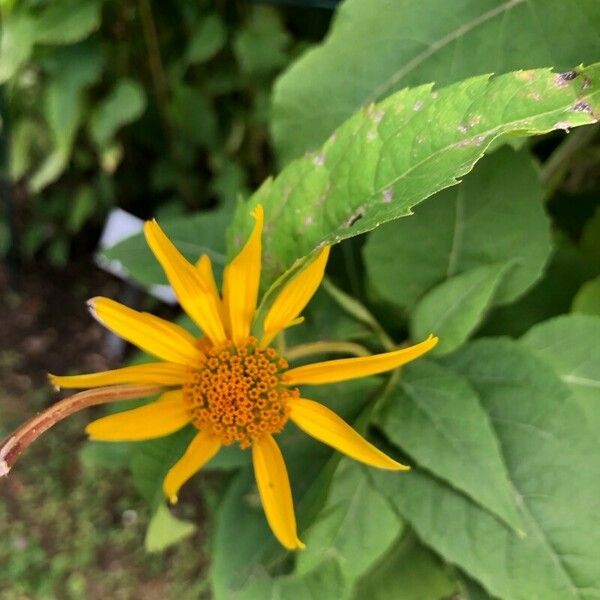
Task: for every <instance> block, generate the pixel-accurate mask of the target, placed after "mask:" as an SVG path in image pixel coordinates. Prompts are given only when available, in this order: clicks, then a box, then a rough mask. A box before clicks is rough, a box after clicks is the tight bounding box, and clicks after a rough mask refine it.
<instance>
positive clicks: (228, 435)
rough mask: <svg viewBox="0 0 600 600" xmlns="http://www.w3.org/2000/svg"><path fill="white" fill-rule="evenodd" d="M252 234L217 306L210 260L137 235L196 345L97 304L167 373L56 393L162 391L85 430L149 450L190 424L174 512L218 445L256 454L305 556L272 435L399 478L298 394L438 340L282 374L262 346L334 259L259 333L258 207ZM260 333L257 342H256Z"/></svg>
mask: <svg viewBox="0 0 600 600" xmlns="http://www.w3.org/2000/svg"><path fill="white" fill-rule="evenodd" d="M252 215H253V217H254V218H255V224H254V228H253V231H252V233H251V235H250V238H249V239H248V241H247V242H246V245H245V246H244V248H243V249H242V250H241V252H240V253H239V254H238V255H237V256H236V257H235V258H234V259H233V260H232V262H231V263H230V264H229V265H228V266H227V267H226V268H225V272H224V276H223V295H222V296H221V295H219V292H218V289H217V286H216V284H215V280H214V277H213V273H212V266H211V262H210V259H209V257H208V256H206V255H204V256H202V257H201V258H200V259H199V261H198V262H197V264H196V265H193V264H191V263H189V262H188V261H187V260H186V259H185V258H184V257H183V256H182V255H181V254H180V253H179V251H178V250H177V249H176V248H175V246H174V245H173V244H172V243H171V242H170V240H169V239H168V238H167V236H166V235H165V234H164V233H163V231H162V230H161V229H160V227H159V226H158V224H157V223H156V222H148V223H146V225H145V228H144V233H145V235H146V239H147V241H148V244H149V245H150V248H151V249H152V251H153V252H154V255H155V256H156V258H157V259H158V261H159V262H160V264H161V265H162V267H163V269H164V271H165V273H166V275H167V277H168V279H169V282H170V283H171V286H172V287H173V289H174V290H175V293H176V294H177V298H178V299H179V302H180V304H181V306H182V307H183V309H184V310H185V311H186V312H187V313H188V315H189V316H190V317H191V318H192V319H193V321H194V322H195V323H196V324H197V325H198V327H199V328H200V329H201V330H202V331H203V333H204V337H202V338H195V337H194V336H193V335H192V334H190V333H188V332H187V331H186V330H184V329H182V328H181V327H179V326H178V325H175V324H173V323H170V322H168V321H164V320H163V319H160V318H159V317H156V316H153V315H151V314H148V313H142V312H138V311H135V310H132V309H131V308H127V307H126V306H123V305H121V304H119V303H117V302H114V301H112V300H109V299H108V298H94V299H92V300H90V302H89V307H90V309H91V311H92V314H93V315H94V316H95V317H96V318H97V319H98V320H99V321H100V322H101V323H102V324H103V325H104V326H106V327H107V328H108V329H110V330H111V331H113V332H114V333H116V334H117V335H119V336H121V337H122V338H124V339H126V340H128V341H130V342H131V343H133V344H135V345H136V346H137V347H138V348H140V349H142V350H144V351H145V352H148V353H149V354H152V355H154V356H155V357H157V358H159V359H161V360H162V361H163V362H155V363H150V364H143V365H138V366H133V367H125V368H122V369H115V370H112V371H105V372H101V373H93V374H89V375H76V376H72V377H61V376H55V375H51V376H50V379H51V381H52V382H53V383H54V384H55V385H56V386H57V387H63V388H90V387H98V386H105V385H113V384H135V385H139V384H157V385H160V386H164V388H166V390H165V391H164V392H163V393H162V395H161V396H160V397H159V399H158V400H157V401H155V402H151V403H149V404H147V405H145V406H142V407H140V408H136V409H133V410H128V411H125V412H121V413H117V414H113V415H110V416H106V417H103V418H101V419H98V420H96V421H93V422H92V423H90V424H89V425H88V427H87V429H86V431H87V433H88V434H89V436H90V438H92V439H94V440H104V441H132V440H147V439H151V438H157V437H161V436H165V435H168V434H171V433H173V432H175V431H177V430H179V429H181V428H183V427H185V426H186V425H188V424H189V423H191V424H192V425H193V426H194V427H195V428H196V429H197V430H198V433H197V434H196V435H195V437H194V438H193V440H192V442H191V443H190V445H189V447H188V448H187V450H186V452H185V453H184V455H183V456H182V457H181V458H180V459H179V461H178V462H177V463H176V464H175V465H174V466H173V467H172V468H171V469H170V471H169V472H168V474H167V476H166V477H165V480H164V483H163V489H164V492H165V494H166V496H167V497H168V498H169V499H170V501H171V502H176V501H177V493H178V492H179V489H180V488H181V486H182V485H183V484H184V483H185V482H186V481H187V480H188V479H189V478H190V477H192V476H193V475H194V474H195V473H196V472H197V471H198V470H199V469H200V468H202V466H204V465H205V464H206V463H207V462H208V461H209V460H210V459H211V458H212V457H213V456H214V455H215V454H216V453H217V452H218V450H219V448H220V447H221V446H223V445H229V444H232V443H234V442H237V443H238V444H239V445H240V446H241V447H242V448H248V447H251V448H252V461H253V465H254V472H255V475H256V481H257V484H258V490H259V493H260V497H261V500H262V504H263V507H264V511H265V514H266V517H267V521H268V523H269V525H270V526H271V529H272V531H273V533H274V534H275V536H276V537H277V539H278V540H279V541H280V542H281V543H282V544H283V546H285V547H286V548H288V549H298V548H302V547H303V544H302V542H301V541H300V539H299V538H298V535H297V532H296V519H295V516H294V507H293V502H292V493H291V489H290V484H289V480H288V475H287V470H286V467H285V463H284V461H283V457H282V455H281V451H280V449H279V446H278V445H277V443H276V442H275V440H274V438H273V435H274V434H276V433H279V432H280V431H281V430H282V429H283V427H284V426H285V424H286V423H287V421H288V420H291V421H293V422H294V423H295V424H296V425H297V426H298V427H300V429H302V430H303V431H305V432H306V433H308V434H309V435H311V436H313V437H314V438H316V439H317V440H319V441H321V442H323V443H325V444H328V445H330V446H332V447H333V448H335V449H337V450H339V451H341V452H343V453H345V454H347V455H348V456H350V457H352V458H354V459H356V460H359V461H361V462H363V463H366V464H368V465H371V466H374V467H379V468H381V469H391V470H403V469H408V467H406V466H404V465H402V464H400V463H398V462H396V461H395V460H393V459H391V458H390V457H388V456H386V455H385V454H384V453H383V452H381V451H380V450H378V449H377V448H376V447H375V446H373V445H372V444H370V443H369V442H368V441H367V440H365V439H364V438H363V437H362V436H360V435H359V434H358V433H357V432H356V431H354V429H352V428H351V427H350V426H349V425H348V424H346V423H345V422H344V421H343V420H342V419H341V418H340V417H338V416H337V415H336V414H335V413H333V412H332V411H331V410H329V409H328V408H326V407H325V406H323V405H322V404H319V403H317V402H314V401H312V400H308V399H305V398H302V397H301V394H300V391H299V390H298V388H297V387H296V386H298V385H300V384H322V383H332V382H337V381H345V380H349V379H355V378H358V377H364V376H367V375H374V374H376V373H382V372H384V371H388V370H390V369H395V368H396V367H399V366H400V365H403V364H405V363H407V362H409V361H411V360H413V359H415V358H417V357H419V356H421V355H422V354H424V353H425V352H427V351H428V350H430V349H431V348H433V346H435V344H436V343H437V338H435V337H432V336H430V337H429V339H427V340H426V341H424V342H421V343H420V344H417V345H415V346H412V347H410V348H404V349H401V350H395V351H393V352H387V353H385V354H379V355H375V356H367V357H359V358H346V359H341V360H330V361H325V362H319V363H315V364H310V365H306V366H300V367H297V368H293V369H289V368H288V363H287V361H286V360H285V359H284V358H283V357H281V356H279V354H278V352H277V351H276V350H275V349H274V348H272V347H270V346H269V343H270V342H271V341H272V339H273V338H274V337H275V336H276V335H277V334H278V333H279V332H281V331H282V330H283V329H285V328H286V327H289V326H290V325H293V324H295V323H297V322H298V321H299V315H300V313H301V312H302V310H303V309H304V307H305V306H306V305H307V303H308V302H309V300H310V299H311V297H312V296H313V294H314V293H315V291H316V290H317V288H318V286H319V284H320V283H321V280H322V278H323V274H324V271H325V265H326V263H327V258H328V255H329V247H324V248H323V249H322V250H321V251H320V252H319V253H318V255H317V256H316V258H315V259H314V260H313V261H312V262H311V263H310V264H309V265H308V266H307V267H305V268H304V269H303V270H302V271H301V272H299V273H298V274H296V275H295V276H294V277H293V278H292V279H291V280H290V281H289V282H288V283H287V284H286V285H285V286H284V288H283V289H282V291H281V293H280V294H279V296H278V297H277V298H276V299H275V300H274V302H273V303H272V304H271V306H270V308H269V309H268V310H267V312H266V314H265V317H264V320H262V323H257V320H256V319H255V317H256V307H257V298H258V289H259V281H260V270H261V253H262V248H261V234H262V228H263V220H264V216H263V208H262V206H260V205H258V206H257V207H256V209H255V210H254V212H253V213H252ZM253 332H254V333H255V334H258V337H254V336H253V335H252V333H253Z"/></svg>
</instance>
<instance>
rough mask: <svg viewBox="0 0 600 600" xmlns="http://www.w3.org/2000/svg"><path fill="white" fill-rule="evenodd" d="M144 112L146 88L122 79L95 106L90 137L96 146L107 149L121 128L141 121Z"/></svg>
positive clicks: (90, 125) (91, 119) (90, 123)
mask: <svg viewBox="0 0 600 600" xmlns="http://www.w3.org/2000/svg"><path fill="white" fill-rule="evenodd" d="M144 110H146V94H145V93H144V88H142V86H141V85H140V84H139V83H137V82H136V81H133V80H131V79H121V80H120V81H119V82H118V83H117V84H116V86H115V87H114V88H113V89H112V90H111V92H110V93H109V94H108V96H107V97H106V98H104V99H103V100H102V101H101V102H99V103H98V104H97V105H96V106H95V108H94V112H93V113H92V116H91V118H90V121H89V127H90V135H91V137H92V139H93V140H94V143H95V144H96V146H97V147H98V148H105V147H106V146H107V145H108V144H109V143H110V141H111V140H112V138H113V137H114V135H115V134H116V133H117V131H118V130H119V129H120V128H121V127H123V126H124V125H127V124H129V123H132V122H133V121H136V120H137V119H139V118H140V116H141V115H142V114H143V113H144Z"/></svg>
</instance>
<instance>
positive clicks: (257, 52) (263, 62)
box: [233, 6, 289, 76]
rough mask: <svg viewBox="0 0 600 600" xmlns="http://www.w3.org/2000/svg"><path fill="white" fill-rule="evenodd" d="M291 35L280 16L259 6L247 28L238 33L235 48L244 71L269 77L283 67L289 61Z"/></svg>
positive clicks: (249, 20)
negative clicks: (288, 51) (287, 52)
mask: <svg viewBox="0 0 600 600" xmlns="http://www.w3.org/2000/svg"><path fill="white" fill-rule="evenodd" d="M288 44H289V36H288V34H287V32H286V31H285V29H284V27H283V24H282V23H281V19H280V17H279V14H278V13H277V12H276V11H275V10H273V9H272V8H270V7H267V6H258V7H256V8H255V10H253V11H252V13H251V14H250V16H249V19H248V22H247V23H246V24H245V26H244V27H243V28H242V29H241V30H240V31H238V32H237V35H236V37H235V40H234V44H233V48H234V51H235V55H236V58H237V61H238V63H239V65H240V68H241V70H242V71H243V72H244V73H246V74H248V75H257V76H260V75H267V74H269V73H271V72H272V71H274V70H276V69H278V68H280V67H282V66H284V65H285V64H286V63H287V61H288V59H287V54H286V48H287V46H288Z"/></svg>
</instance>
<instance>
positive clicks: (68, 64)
mask: <svg viewBox="0 0 600 600" xmlns="http://www.w3.org/2000/svg"><path fill="white" fill-rule="evenodd" d="M102 62H103V56H102V51H101V48H100V46H99V45H97V44H93V43H84V44H79V45H74V46H68V47H66V48H64V49H61V51H60V52H59V51H57V52H55V53H54V54H53V56H52V59H51V60H50V61H49V62H48V67H47V68H48V71H49V72H50V73H51V74H52V79H51V80H50V83H49V85H48V88H47V91H46V97H45V102H44V116H45V118H46V122H47V124H48V127H49V129H50V132H51V135H52V138H53V146H54V147H53V150H52V152H51V153H50V154H49V156H48V157H47V158H46V160H45V161H44V162H43V163H42V165H41V166H40V167H39V169H38V170H37V171H36V172H35V173H34V174H33V175H32V177H31V180H30V182H29V185H30V187H31V189H32V191H33V192H36V193H37V192H39V191H41V190H42V189H43V188H44V187H46V186H47V185H49V184H50V183H52V182H53V181H55V180H56V179H57V178H58V177H59V176H60V175H61V174H62V172H63V171H64V170H65V168H66V167H67V164H68V162H69V159H70V157H71V150H72V147H73V143H74V141H75V135H76V134H77V131H78V129H79V126H80V124H81V122H82V119H83V103H84V92H85V89H86V88H87V87H88V86H89V85H91V84H92V83H94V82H95V81H96V80H97V79H98V78H99V77H100V73H101V69H102Z"/></svg>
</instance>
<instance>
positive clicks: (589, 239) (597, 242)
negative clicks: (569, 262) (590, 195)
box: [579, 207, 600, 275]
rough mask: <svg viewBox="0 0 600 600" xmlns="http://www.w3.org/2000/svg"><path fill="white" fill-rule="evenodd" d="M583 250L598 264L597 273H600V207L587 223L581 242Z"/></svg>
mask: <svg viewBox="0 0 600 600" xmlns="http://www.w3.org/2000/svg"><path fill="white" fill-rule="evenodd" d="M579 244H580V247H581V252H582V253H583V255H584V256H586V257H587V258H588V259H589V261H590V263H591V264H593V265H595V266H596V273H595V275H599V274H600V207H599V208H597V209H596V212H595V213H594V215H593V216H592V218H591V219H589V221H588V222H587V223H586V224H585V226H584V228H583V231H582V232H581V240H580V242H579Z"/></svg>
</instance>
